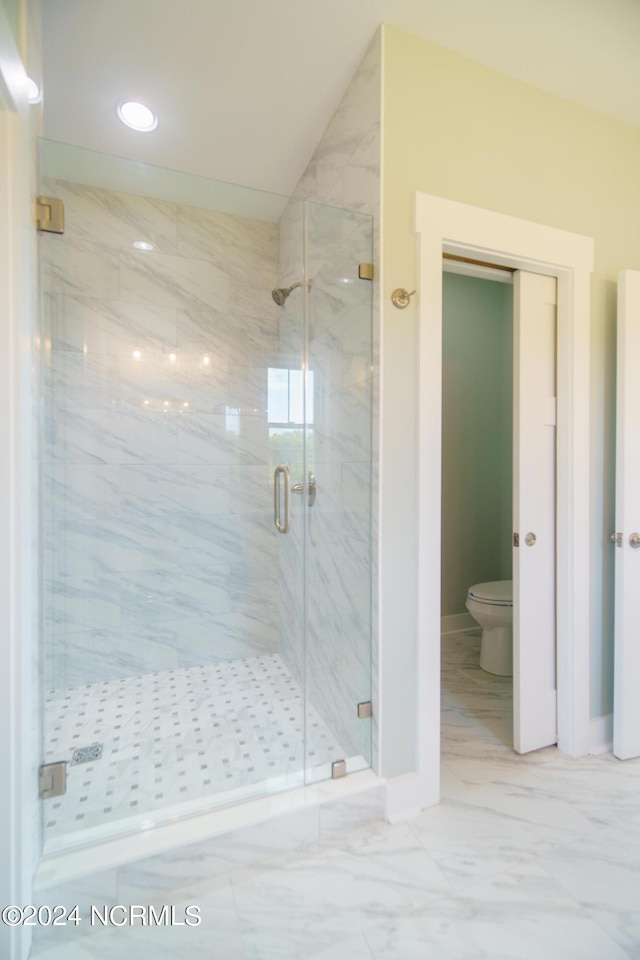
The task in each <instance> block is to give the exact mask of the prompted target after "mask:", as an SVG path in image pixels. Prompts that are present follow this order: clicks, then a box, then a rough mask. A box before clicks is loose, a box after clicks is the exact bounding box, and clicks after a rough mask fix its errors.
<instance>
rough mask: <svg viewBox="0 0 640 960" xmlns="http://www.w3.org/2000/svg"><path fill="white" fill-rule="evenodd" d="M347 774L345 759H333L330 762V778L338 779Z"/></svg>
mask: <svg viewBox="0 0 640 960" xmlns="http://www.w3.org/2000/svg"><path fill="white" fill-rule="evenodd" d="M346 775H347V761H346V760H334V761H333V763H332V764H331V778H332V780H338V779H339V778H340V777H346Z"/></svg>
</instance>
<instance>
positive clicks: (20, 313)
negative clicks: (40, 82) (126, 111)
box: [0, 4, 40, 960]
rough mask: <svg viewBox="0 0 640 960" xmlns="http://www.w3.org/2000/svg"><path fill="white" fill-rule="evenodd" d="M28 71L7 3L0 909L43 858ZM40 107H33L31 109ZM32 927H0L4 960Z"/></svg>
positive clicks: (23, 890) (1, 291) (1, 311)
mask: <svg viewBox="0 0 640 960" xmlns="http://www.w3.org/2000/svg"><path fill="white" fill-rule="evenodd" d="M26 93H27V86H26V73H25V68H24V66H23V63H22V60H21V58H20V53H19V51H18V49H17V46H16V41H15V38H14V37H13V35H12V32H11V29H10V26H9V22H8V19H7V14H6V11H5V9H4V7H3V6H2V4H0V210H2V217H1V218H0V318H1V320H0V464H1V468H0V663H1V664H2V669H1V670H0V768H1V769H2V779H3V784H2V789H1V790H0V853H1V855H0V904H2V906H6V905H9V904H21V905H24V904H28V903H33V899H32V880H33V873H34V870H35V865H36V861H37V855H38V852H39V851H38V844H39V836H38V800H37V781H36V766H37V762H38V755H37V751H38V750H39V747H40V745H39V743H37V742H36V735H37V702H36V700H35V689H36V679H35V670H36V656H37V651H36V649H35V616H36V603H37V598H36V596H35V587H36V585H35V576H34V572H35V571H34V564H35V556H34V543H35V533H36V531H35V517H34V501H35V481H34V475H33V470H34V454H35V451H34V446H33V445H34V443H35V437H34V431H35V412H34V408H33V396H32V380H33V372H32V369H31V364H32V359H33V358H32V353H33V333H34V329H35V305H36V294H35V292H34V288H35V286H36V279H37V271H36V263H37V261H36V244H35V225H34V214H33V195H34V194H33V186H34V185H35V157H34V159H33V163H30V160H31V157H32V156H33V153H32V148H33V141H32V139H31V137H32V132H31V127H30V122H29V109H30V108H29V107H28V105H27V96H26ZM31 109H33V108H31ZM31 933H32V930H31V929H29V928H22V927H10V926H7V925H6V924H4V923H0V956H2V957H6V958H7V960H25V958H26V957H27V955H28V953H29V948H30V942H31Z"/></svg>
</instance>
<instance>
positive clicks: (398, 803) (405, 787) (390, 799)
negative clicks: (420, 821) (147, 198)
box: [385, 773, 421, 823]
mask: <svg viewBox="0 0 640 960" xmlns="http://www.w3.org/2000/svg"><path fill="white" fill-rule="evenodd" d="M420 812H421V807H420V781H419V779H418V774H417V773H407V774H405V775H404V776H402V777H392V778H391V779H390V780H387V796H386V805H385V819H386V820H388V821H389V823H401V822H402V821H403V820H412V819H413V818H414V817H417V816H418V814H419V813H420Z"/></svg>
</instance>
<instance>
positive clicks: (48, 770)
mask: <svg viewBox="0 0 640 960" xmlns="http://www.w3.org/2000/svg"><path fill="white" fill-rule="evenodd" d="M66 792H67V763H66V760H59V761H58V762H57V763H43V764H41V765H40V769H39V770H38V796H39V797H40V799H41V800H48V799H49V797H61V796H62V794H63V793H66Z"/></svg>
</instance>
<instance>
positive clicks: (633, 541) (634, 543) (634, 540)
mask: <svg viewBox="0 0 640 960" xmlns="http://www.w3.org/2000/svg"><path fill="white" fill-rule="evenodd" d="M629 546H630V547H633V549H634V550H637V549H638V547H640V533H632V534H631V536H630V537H629Z"/></svg>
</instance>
